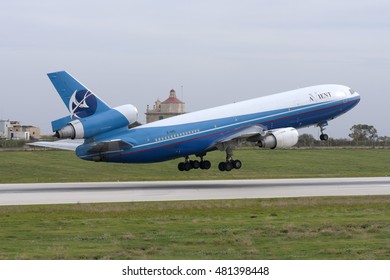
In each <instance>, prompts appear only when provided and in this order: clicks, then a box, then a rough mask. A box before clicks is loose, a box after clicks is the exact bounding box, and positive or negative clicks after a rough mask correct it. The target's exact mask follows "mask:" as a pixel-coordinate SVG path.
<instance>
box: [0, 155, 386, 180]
mask: <svg viewBox="0 0 390 280" xmlns="http://www.w3.org/2000/svg"><path fill="white" fill-rule="evenodd" d="M224 157H225V154H224V153H222V152H218V151H216V152H213V153H210V154H208V155H207V159H209V160H210V161H211V162H212V168H211V169H210V170H190V171H188V172H179V171H178V170H177V164H178V162H179V161H181V160H182V159H177V160H172V161H167V162H163V163H154V164H118V163H104V162H97V163H96V162H88V161H83V160H80V159H78V158H77V157H76V156H75V155H74V153H73V152H67V151H31V152H3V153H0V170H1V176H0V183H28V182H32V183H41V182H91V181H92V182H97V181H100V182H102V181H149V180H214V179H261V178H307V177H364V176H389V175H390V149H313V150H310V149H292V150H260V149H257V150H252V149H248V150H246V149H243V150H237V151H236V153H235V158H238V159H241V160H242V162H243V167H242V168H241V169H240V170H233V171H231V172H220V171H218V167H217V165H218V162H219V161H221V160H223V159H224Z"/></svg>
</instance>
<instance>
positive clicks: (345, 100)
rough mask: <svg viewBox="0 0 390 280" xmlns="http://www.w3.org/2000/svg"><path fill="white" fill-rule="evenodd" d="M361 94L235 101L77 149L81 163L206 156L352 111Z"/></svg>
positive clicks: (320, 89)
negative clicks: (251, 132) (243, 136)
mask: <svg viewBox="0 0 390 280" xmlns="http://www.w3.org/2000/svg"><path fill="white" fill-rule="evenodd" d="M359 101H360V96H359V94H358V93H356V92H355V91H353V90H351V89H350V88H349V87H346V86H342V85H319V86H313V87H306V88H302V89H297V90H292V91H287V92H283V93H279V94H273V95H269V96H265V97H259V98H255V99H251V100H246V101H241V102H236V103H233V104H228V105H224V106H219V107H214V108H211V109H206V110H201V111H197V112H193V113H187V114H184V115H179V116H176V117H172V118H168V119H163V120H160V121H156V122H153V123H149V124H145V125H142V126H139V127H136V128H132V129H127V127H121V128H117V129H114V130H111V131H108V132H105V133H102V134H100V135H96V136H93V137H90V138H88V139H85V143H84V144H83V145H81V146H79V147H78V148H77V150H76V154H77V156H79V157H80V158H82V159H86V160H97V159H98V160H101V161H108V162H126V163H148V162H159V161H165V160H170V159H174V158H179V157H186V156H189V155H199V156H202V155H205V154H206V153H207V152H208V151H212V150H215V149H217V144H218V143H221V142H224V141H225V140H226V139H230V137H234V135H239V134H240V132H241V131H245V130H248V129H250V128H252V127H257V128H259V127H260V128H261V129H262V130H263V133H267V131H273V130H277V129H281V128H286V127H292V128H301V127H306V126H311V125H319V126H320V125H322V124H325V123H327V121H329V120H332V119H334V118H336V117H338V116H340V115H342V114H344V113H345V112H347V111H349V110H350V109H352V108H353V107H354V106H356V105H357V104H358V103H359ZM118 139H120V140H121V141H123V142H125V143H128V144H129V145H124V146H123V145H122V146H121V148H120V149H119V148H118V151H115V150H114V151H113V150H112V149H111V150H109V151H107V152H104V151H100V150H98V149H95V150H94V149H93V147H94V146H96V145H97V143H101V142H105V143H107V142H109V141H113V140H114V141H116V140H118Z"/></svg>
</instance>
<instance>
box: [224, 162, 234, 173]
mask: <svg viewBox="0 0 390 280" xmlns="http://www.w3.org/2000/svg"><path fill="white" fill-rule="evenodd" d="M232 169H233V164H232V162H231V161H228V162H225V170H226V171H230V170H232Z"/></svg>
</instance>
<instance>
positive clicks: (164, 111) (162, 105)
mask: <svg viewBox="0 0 390 280" xmlns="http://www.w3.org/2000/svg"><path fill="white" fill-rule="evenodd" d="M184 113H185V112H184V102H183V101H181V100H180V99H178V98H177V97H176V91H175V90H174V89H172V90H171V91H170V93H169V97H168V98H167V99H166V100H164V101H163V102H161V101H160V100H159V99H157V100H156V102H155V104H154V106H153V109H150V108H149V105H148V107H147V109H146V113H145V115H146V123H150V122H154V121H158V120H162V119H166V118H169V117H173V116H177V115H181V114H184Z"/></svg>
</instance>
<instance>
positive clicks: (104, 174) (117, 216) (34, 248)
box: [0, 149, 390, 259]
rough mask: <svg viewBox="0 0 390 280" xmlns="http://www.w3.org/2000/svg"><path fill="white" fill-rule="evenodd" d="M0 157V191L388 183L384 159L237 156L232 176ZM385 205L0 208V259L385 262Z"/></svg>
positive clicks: (216, 156)
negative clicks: (142, 184) (64, 185)
mask: <svg viewBox="0 0 390 280" xmlns="http://www.w3.org/2000/svg"><path fill="white" fill-rule="evenodd" d="M223 157H224V154H223V153H219V152H214V153H210V154H209V155H208V157H207V158H208V159H209V160H211V161H212V163H213V167H212V169H210V170H207V171H204V170H203V171H200V170H191V171H189V172H179V171H177V167H176V166H177V163H178V162H179V160H176V161H169V162H164V163H158V164H147V165H131V164H109V163H93V162H86V161H82V160H79V159H77V158H76V157H75V156H74V154H73V153H71V152H64V151H33V152H3V153H0V172H1V176H0V183H25V182H34V183H41V182H74V181H76V182H77V181H134V180H137V181H142V180H199V179H203V180H207V179H253V178H295V177H354V176H388V175H389V174H390V150H386V149H384V150H383V149H356V150H354V149H338V150H331V149H329V150H328V149H326V150H300V149H294V150H280V151H278V150H275V151H270V150H238V151H237V152H236V158H240V159H241V160H242V161H243V168H242V169H241V170H233V171H232V172H229V173H228V172H219V171H217V163H218V162H219V161H220V160H221V159H223ZM389 236H390V196H366V197H313V198H285V199H243V200H218V201H178V202H136V203H112V204H109V203H107V204H106V203H102V204H73V205H42V206H2V207H0V259H389V258H390V243H389Z"/></svg>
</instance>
